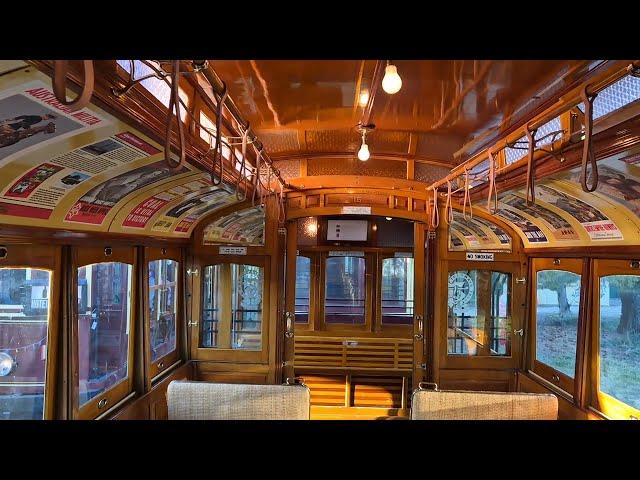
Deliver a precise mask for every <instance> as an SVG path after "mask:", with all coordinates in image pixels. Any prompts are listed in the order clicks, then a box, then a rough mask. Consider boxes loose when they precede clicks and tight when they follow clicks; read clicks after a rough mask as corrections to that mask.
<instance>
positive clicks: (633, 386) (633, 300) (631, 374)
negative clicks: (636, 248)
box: [598, 275, 640, 409]
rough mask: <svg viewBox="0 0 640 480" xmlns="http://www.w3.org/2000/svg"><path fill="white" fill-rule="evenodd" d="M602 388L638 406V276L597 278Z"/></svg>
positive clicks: (639, 338) (639, 323) (639, 392)
mask: <svg viewBox="0 0 640 480" xmlns="http://www.w3.org/2000/svg"><path fill="white" fill-rule="evenodd" d="M599 313H600V341H599V343H600V351H599V352H598V353H599V359H600V372H599V373H600V384H599V389H600V391H601V392H603V393H605V394H607V395H610V396H612V397H614V398H616V399H618V400H620V401H621V402H623V403H625V404H627V405H630V406H632V407H634V408H637V409H640V368H639V365H640V276H638V275H610V276H606V277H601V278H600V312H599Z"/></svg>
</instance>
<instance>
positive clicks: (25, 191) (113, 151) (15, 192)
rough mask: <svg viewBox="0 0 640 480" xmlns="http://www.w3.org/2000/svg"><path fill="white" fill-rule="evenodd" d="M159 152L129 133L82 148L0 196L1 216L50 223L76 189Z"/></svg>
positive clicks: (35, 171)
mask: <svg viewBox="0 0 640 480" xmlns="http://www.w3.org/2000/svg"><path fill="white" fill-rule="evenodd" d="M159 152H160V150H158V149H157V148H155V147H153V146H152V145H150V144H148V143H146V142H144V141H143V140H142V139H140V138H138V137H137V136H136V135H134V134H132V133H130V132H121V133H118V134H116V135H114V136H112V137H109V138H106V139H104V140H100V141H98V142H95V143H92V144H89V145H85V146H82V147H80V148H77V149H74V150H71V151H69V152H65V153H63V154H61V155H57V156H55V157H53V158H51V159H50V160H49V161H47V162H44V163H41V164H40V165H38V166H36V167H34V168H32V169H30V170H28V171H27V172H26V173H24V174H23V175H22V176H21V177H19V178H17V179H16V180H15V181H14V182H13V183H10V184H9V185H8V187H7V188H6V189H5V190H4V192H2V194H1V195H0V213H2V214H4V215H14V216H15V215H17V216H21V217H26V218H38V219H45V220H46V219H48V218H49V217H50V216H51V214H52V212H53V209H54V208H55V207H56V206H57V205H58V204H59V203H60V201H61V200H62V199H63V198H64V197H65V196H66V195H67V194H68V193H69V192H70V191H71V190H72V189H73V188H74V187H76V186H77V185H79V184H81V183H82V182H85V181H87V180H88V179H90V178H93V177H94V176H95V175H97V174H100V173H103V172H105V171H107V170H109V169H111V168H114V167H117V166H119V165H122V164H123V163H129V162H131V161H134V160H140V159H143V158H146V157H148V156H149V155H155V154H157V153H159Z"/></svg>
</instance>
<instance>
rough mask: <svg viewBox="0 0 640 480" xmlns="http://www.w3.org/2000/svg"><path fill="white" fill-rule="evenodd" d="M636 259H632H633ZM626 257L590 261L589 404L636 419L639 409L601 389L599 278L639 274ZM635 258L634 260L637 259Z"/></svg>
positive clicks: (606, 412)
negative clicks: (591, 269) (591, 268)
mask: <svg viewBox="0 0 640 480" xmlns="http://www.w3.org/2000/svg"><path fill="white" fill-rule="evenodd" d="M634 260H635V259H634ZM631 261H632V259H628V260H609V259H595V260H594V261H593V272H592V278H593V288H592V302H593V303H592V305H593V308H592V309H591V312H592V314H591V329H590V330H591V341H590V354H591V355H590V357H589V365H590V376H589V380H590V387H591V388H590V391H589V393H590V395H589V406H590V407H591V408H593V409H595V410H596V411H597V412H599V413H602V414H603V415H604V416H606V417H607V418H611V419H638V418H640V409H637V408H634V407H632V406H631V405H627V404H626V403H624V402H623V401H621V400H618V399H617V398H615V397H613V396H611V395H609V394H607V393H604V392H601V391H600V278H602V277H607V276H610V275H635V276H640V269H638V268H631V266H630V262H631ZM636 261H637V260H636Z"/></svg>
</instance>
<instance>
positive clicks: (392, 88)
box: [382, 61, 402, 95]
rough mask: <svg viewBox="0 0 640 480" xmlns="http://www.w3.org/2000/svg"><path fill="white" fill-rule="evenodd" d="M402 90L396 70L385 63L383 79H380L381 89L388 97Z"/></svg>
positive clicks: (393, 66)
mask: <svg viewBox="0 0 640 480" xmlns="http://www.w3.org/2000/svg"><path fill="white" fill-rule="evenodd" d="M401 88H402V79H401V78H400V75H398V69H397V68H396V66H395V65H392V64H391V63H390V62H389V61H387V67H386V68H385V69H384V78H383V79H382V89H383V90H384V91H385V92H387V93H388V94H389V95H393V94H394V93H398V92H399V91H400V89H401Z"/></svg>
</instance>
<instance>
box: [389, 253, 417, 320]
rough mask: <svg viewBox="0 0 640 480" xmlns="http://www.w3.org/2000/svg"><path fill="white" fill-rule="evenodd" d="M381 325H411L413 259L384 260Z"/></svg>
mask: <svg viewBox="0 0 640 480" xmlns="http://www.w3.org/2000/svg"><path fill="white" fill-rule="evenodd" d="M381 311H382V323H383V324H385V325H411V324H412V323H413V258H385V259H384V260H383V261H382V279H381Z"/></svg>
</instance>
